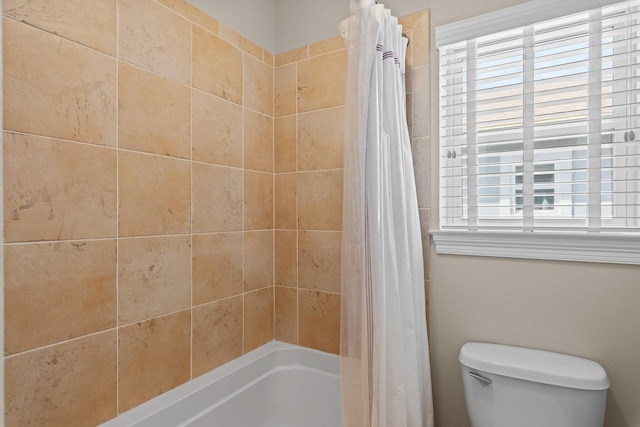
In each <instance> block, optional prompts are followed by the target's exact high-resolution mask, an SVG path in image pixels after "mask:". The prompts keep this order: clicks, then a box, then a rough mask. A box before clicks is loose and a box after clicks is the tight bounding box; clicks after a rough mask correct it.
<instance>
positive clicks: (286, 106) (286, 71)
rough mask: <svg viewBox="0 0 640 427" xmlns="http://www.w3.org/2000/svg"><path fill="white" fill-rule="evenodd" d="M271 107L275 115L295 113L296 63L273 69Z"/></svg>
mask: <svg viewBox="0 0 640 427" xmlns="http://www.w3.org/2000/svg"><path fill="white" fill-rule="evenodd" d="M273 89H274V90H273V104H274V106H273V108H274V113H275V116H276V117H282V116H288V115H290V114H295V113H296V64H289V65H285V66H283V67H278V68H276V69H275V71H274V88H273Z"/></svg>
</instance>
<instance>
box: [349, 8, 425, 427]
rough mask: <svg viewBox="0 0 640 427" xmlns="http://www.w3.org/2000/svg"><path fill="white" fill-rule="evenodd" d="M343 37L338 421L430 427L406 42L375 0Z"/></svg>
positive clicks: (354, 13)
mask: <svg viewBox="0 0 640 427" xmlns="http://www.w3.org/2000/svg"><path fill="white" fill-rule="evenodd" d="M341 30H342V32H343V34H344V35H345V37H346V38H347V45H348V68H347V93H346V100H345V114H346V131H345V132H346V133H345V152H344V153H345V165H344V205H343V235H342V313H341V314H342V317H341V357H340V361H341V378H342V401H343V414H344V415H343V419H344V426H345V427H368V426H373V427H405V426H406V427H418V426H420V427H432V426H433V404H432V396H431V375H430V367H429V349H428V343H427V330H426V315H425V294H424V270H423V259H422V246H421V234H420V223H419V219H418V204H417V198H416V187H415V179H414V173H413V163H412V159H411V146H410V139H409V132H408V128H407V122H406V111H405V88H404V67H405V53H406V48H407V40H406V39H404V38H403V37H402V28H401V27H400V26H399V25H398V20H397V18H395V17H392V16H391V14H390V12H389V11H388V10H385V9H384V6H383V5H373V0H351V15H350V17H349V18H348V19H347V20H345V21H343V23H342V24H341Z"/></svg>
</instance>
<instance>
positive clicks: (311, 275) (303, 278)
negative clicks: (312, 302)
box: [298, 231, 342, 293]
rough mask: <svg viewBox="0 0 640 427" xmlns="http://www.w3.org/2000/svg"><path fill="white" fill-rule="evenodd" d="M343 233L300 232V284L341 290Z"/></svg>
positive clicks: (310, 287)
mask: <svg viewBox="0 0 640 427" xmlns="http://www.w3.org/2000/svg"><path fill="white" fill-rule="evenodd" d="M341 253H342V233H340V232H336V231H301V232H299V233H298V287H300V288H305V289H313V290H316V291H326V292H335V293H340V262H341Z"/></svg>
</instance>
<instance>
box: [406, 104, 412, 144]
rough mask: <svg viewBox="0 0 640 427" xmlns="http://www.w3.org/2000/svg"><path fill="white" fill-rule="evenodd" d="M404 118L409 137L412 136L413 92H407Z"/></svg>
mask: <svg viewBox="0 0 640 427" xmlns="http://www.w3.org/2000/svg"><path fill="white" fill-rule="evenodd" d="M406 120H407V127H408V128H409V138H413V93H407V98H406Z"/></svg>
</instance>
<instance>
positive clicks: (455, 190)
mask: <svg viewBox="0 0 640 427" xmlns="http://www.w3.org/2000/svg"><path fill="white" fill-rule="evenodd" d="M439 51H440V169H441V173H440V228H441V229H443V230H446V229H462V230H482V229H499V230H511V229H513V230H525V231H526V230H530V231H533V230H573V231H589V232H600V231H605V232H606V231H613V232H619V231H623V232H638V231H640V196H639V194H640V1H627V2H622V3H616V4H611V5H607V6H604V7H600V8H596V9H592V10H588V11H584V12H580V13H573V14H570V15H568V16H563V17H558V18H554V19H551V20H545V21H543V22H537V23H533V24H529V25H525V26H520V27H518V28H513V29H509V30H506V31H500V32H498V33H494V34H487V35H482V36H480V37H475V38H470V39H467V40H462V41H457V42H455V43H451V44H447V45H445V46H440V47H439Z"/></svg>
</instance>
